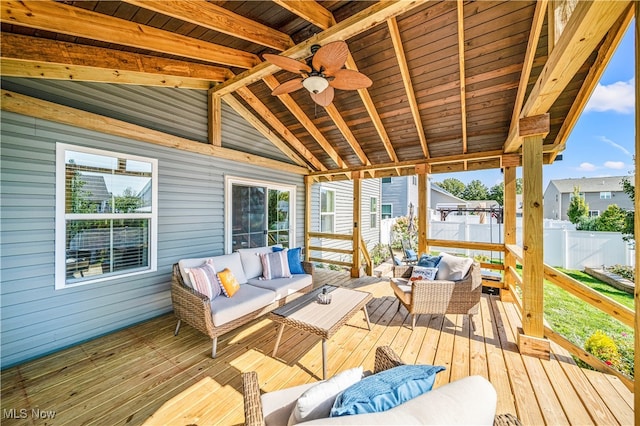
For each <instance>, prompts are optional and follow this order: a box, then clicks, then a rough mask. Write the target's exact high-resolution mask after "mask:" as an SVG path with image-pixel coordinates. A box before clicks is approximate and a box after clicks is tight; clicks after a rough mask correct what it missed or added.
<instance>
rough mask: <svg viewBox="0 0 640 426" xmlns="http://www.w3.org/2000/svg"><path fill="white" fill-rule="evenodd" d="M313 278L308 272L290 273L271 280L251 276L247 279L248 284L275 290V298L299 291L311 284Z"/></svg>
mask: <svg viewBox="0 0 640 426" xmlns="http://www.w3.org/2000/svg"><path fill="white" fill-rule="evenodd" d="M312 282H313V278H312V277H311V275H309V274H304V275H292V276H291V277H289V278H274V279H272V280H261V279H258V278H253V279H250V280H249V284H251V285H254V286H256V287H260V288H264V289H268V290H271V291H275V293H276V296H275V297H276V300H280V299H282V298H283V297H287V296H288V295H290V294H293V293H295V292H296V291H300V290H301V289H303V288H305V287H306V286H308V285H311V283H312Z"/></svg>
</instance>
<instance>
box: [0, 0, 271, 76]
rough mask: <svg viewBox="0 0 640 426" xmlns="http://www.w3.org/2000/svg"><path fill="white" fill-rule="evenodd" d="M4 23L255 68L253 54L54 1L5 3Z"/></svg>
mask: <svg viewBox="0 0 640 426" xmlns="http://www.w3.org/2000/svg"><path fill="white" fill-rule="evenodd" d="M1 9H2V12H1V14H0V21H2V22H4V23H8V24H15V25H22V26H26V27H29V28H35V29H39V30H44V31H53V32H57V33H61V34H68V35H72V36H76V37H83V38H89V39H93V40H99V41H103V42H106V43H115V44H120V45H123V46H130V47H135V48H138V49H145V50H150V51H155V52H162V53H166V54H170V55H177V56H182V57H185V58H192V59H197V60H201V61H205V62H213V63H217V64H222V65H227V66H233V67H238V68H252V67H253V66H255V65H256V64H258V63H260V59H259V58H258V57H257V56H256V55H254V54H252V53H249V52H244V51H242V50H237V49H232V48H229V47H226V46H221V45H218V44H214V43H209V42H205V41H202V40H198V39H195V38H192V37H187V36H183V35H179V34H174V33H171V32H168V31H163V30H160V29H157V28H154V27H150V26H147V25H142V24H138V23H135V22H130V21H127V20H125V19H119V18H114V17H112V16H108V15H103V14H101V13H97V12H93V11H90V10H86V9H82V8H79V7H74V6H69V5H67V4H63V3H58V2H53V1H32V2H23V1H3V2H2V8H1Z"/></svg>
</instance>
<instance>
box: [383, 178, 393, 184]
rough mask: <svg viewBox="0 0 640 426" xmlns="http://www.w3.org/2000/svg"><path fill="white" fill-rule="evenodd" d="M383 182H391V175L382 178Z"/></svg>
mask: <svg viewBox="0 0 640 426" xmlns="http://www.w3.org/2000/svg"><path fill="white" fill-rule="evenodd" d="M382 183H391V178H390V177H383V178H382Z"/></svg>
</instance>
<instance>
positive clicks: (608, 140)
mask: <svg viewBox="0 0 640 426" xmlns="http://www.w3.org/2000/svg"><path fill="white" fill-rule="evenodd" d="M599 139H600V140H601V141H602V142H604V143H606V144H608V145H611V146H612V147H614V148H616V149H618V150H620V151H622V152H623V153H624V155H626V156H627V157H629V158H633V154H631V152H629V150H628V149H627V148H625V147H624V146H622V145H620V144H617V143H615V142H614V141H612V140H611V139H609V138H607V137H606V136H600V137H599Z"/></svg>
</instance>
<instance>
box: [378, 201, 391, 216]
mask: <svg viewBox="0 0 640 426" xmlns="http://www.w3.org/2000/svg"><path fill="white" fill-rule="evenodd" d="M381 207H382V211H381V213H380V214H381V216H382V219H391V218H392V217H393V204H382V206H381Z"/></svg>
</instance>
